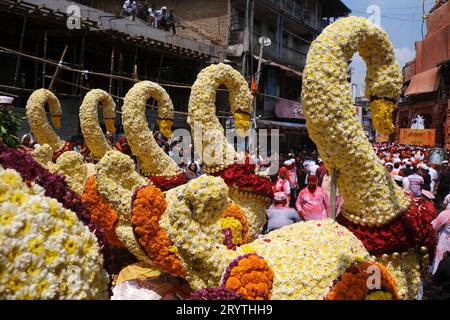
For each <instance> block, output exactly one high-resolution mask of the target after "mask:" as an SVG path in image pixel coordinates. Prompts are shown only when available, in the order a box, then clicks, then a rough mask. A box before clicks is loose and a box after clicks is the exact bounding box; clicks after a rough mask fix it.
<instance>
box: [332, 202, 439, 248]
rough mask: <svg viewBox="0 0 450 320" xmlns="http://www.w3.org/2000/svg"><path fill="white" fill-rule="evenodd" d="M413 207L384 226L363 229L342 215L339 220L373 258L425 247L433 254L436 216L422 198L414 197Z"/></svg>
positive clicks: (435, 240)
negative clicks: (433, 224)
mask: <svg viewBox="0 0 450 320" xmlns="http://www.w3.org/2000/svg"><path fill="white" fill-rule="evenodd" d="M412 201H413V203H412V205H411V207H410V208H409V209H408V210H407V211H406V212H404V213H403V214H402V215H401V216H400V217H398V218H397V219H395V220H394V221H392V222H391V223H389V224H386V225H383V226H381V227H368V226H361V225H358V224H355V223H353V222H350V221H349V220H347V219H346V218H345V217H344V216H343V215H342V214H341V215H339V216H338V217H337V221H338V222H339V223H340V224H341V225H343V226H345V227H346V228H347V229H348V230H350V231H351V232H352V233H353V234H354V235H355V236H356V237H357V238H358V239H359V240H361V241H362V243H363V244H364V246H365V247H366V249H367V250H368V251H369V252H370V253H371V254H373V255H381V254H385V253H386V254H389V253H393V252H401V251H407V250H409V249H411V248H414V247H416V246H424V247H426V248H427V249H428V252H429V254H430V256H433V255H434V250H435V248H436V245H437V236H436V233H435V232H434V230H433V226H432V225H431V221H433V219H434V218H435V217H436V213H435V212H433V211H432V210H430V208H429V207H428V206H426V205H425V202H424V200H423V199H421V198H416V197H413V198H412Z"/></svg>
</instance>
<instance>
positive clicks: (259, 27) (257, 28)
mask: <svg viewBox="0 0 450 320" xmlns="http://www.w3.org/2000/svg"><path fill="white" fill-rule="evenodd" d="M253 32H254V33H256V34H257V35H260V34H262V24H261V21H260V20H258V19H255V20H254V22H253Z"/></svg>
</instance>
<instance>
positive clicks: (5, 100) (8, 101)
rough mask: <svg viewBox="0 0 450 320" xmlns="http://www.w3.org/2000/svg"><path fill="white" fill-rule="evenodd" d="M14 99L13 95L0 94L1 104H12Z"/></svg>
mask: <svg viewBox="0 0 450 320" xmlns="http://www.w3.org/2000/svg"><path fill="white" fill-rule="evenodd" d="M13 101H14V98H13V97H7V96H0V104H12V103H13Z"/></svg>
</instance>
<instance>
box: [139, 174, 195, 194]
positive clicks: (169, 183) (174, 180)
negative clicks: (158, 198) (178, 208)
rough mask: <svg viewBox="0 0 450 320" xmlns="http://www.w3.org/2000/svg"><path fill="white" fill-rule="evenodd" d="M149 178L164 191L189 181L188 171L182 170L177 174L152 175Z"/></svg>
mask: <svg viewBox="0 0 450 320" xmlns="http://www.w3.org/2000/svg"><path fill="white" fill-rule="evenodd" d="M148 179H149V180H150V181H151V182H152V183H153V185H154V186H155V187H157V188H159V189H161V190H162V191H168V190H170V189H173V188H176V187H178V186H181V185H183V184H185V183H187V177H186V173H184V172H182V173H180V174H178V175H176V176H172V177H167V176H150V177H148Z"/></svg>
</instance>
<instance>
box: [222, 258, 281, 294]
mask: <svg viewBox="0 0 450 320" xmlns="http://www.w3.org/2000/svg"><path fill="white" fill-rule="evenodd" d="M272 285H273V270H272V268H270V267H269V265H268V264H267V262H266V261H265V260H264V259H263V258H262V257H260V256H259V255H257V254H256V253H248V254H245V255H243V256H240V257H238V258H236V259H234V260H233V262H231V263H230V265H229V266H228V268H227V270H226V271H225V275H224V277H223V282H222V287H225V288H227V289H229V290H232V291H234V292H236V293H237V294H239V295H241V296H243V297H244V298H245V299H248V300H269V299H270V296H271V291H272Z"/></svg>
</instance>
